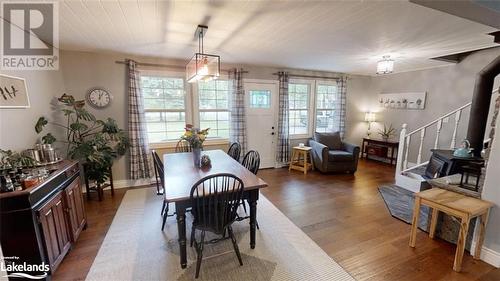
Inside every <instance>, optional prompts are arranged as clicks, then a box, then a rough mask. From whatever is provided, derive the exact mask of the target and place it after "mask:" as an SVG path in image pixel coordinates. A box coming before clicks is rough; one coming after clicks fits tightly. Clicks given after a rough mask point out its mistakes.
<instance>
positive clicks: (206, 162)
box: [201, 155, 212, 168]
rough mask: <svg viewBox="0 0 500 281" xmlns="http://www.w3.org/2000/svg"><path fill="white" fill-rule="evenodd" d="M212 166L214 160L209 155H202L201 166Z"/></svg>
mask: <svg viewBox="0 0 500 281" xmlns="http://www.w3.org/2000/svg"><path fill="white" fill-rule="evenodd" d="M210 166H212V161H211V160H210V157H209V156H208V155H203V156H202V157H201V167H202V168H206V167H210Z"/></svg>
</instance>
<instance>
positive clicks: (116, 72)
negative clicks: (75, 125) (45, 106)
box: [60, 51, 371, 180]
mask: <svg viewBox="0 0 500 281" xmlns="http://www.w3.org/2000/svg"><path fill="white" fill-rule="evenodd" d="M124 58H133V59H136V60H137V61H140V62H150V63H161V64H169V65H178V66H180V67H181V69H180V71H181V72H183V70H182V67H184V65H185V63H186V62H184V61H179V60H168V59H162V58H151V57H136V56H130V55H126V54H103V53H99V54H97V53H88V52H68V51H63V52H62V53H61V62H60V63H61V68H62V72H63V80H64V84H65V88H66V90H67V92H68V93H69V94H72V95H74V96H75V97H77V98H81V99H83V98H84V97H85V94H86V92H87V91H88V89H90V88H92V87H104V88H106V89H108V90H109V91H110V92H111V93H112V94H113V96H114V99H113V101H112V104H111V106H110V107H109V108H106V109H104V110H94V109H90V110H91V111H92V112H93V113H94V114H95V115H96V116H97V117H98V118H107V117H112V118H114V119H116V120H117V122H118V124H119V125H120V126H121V127H122V128H125V129H126V128H127V94H126V80H125V78H126V73H125V69H126V68H125V65H122V64H116V63H115V61H116V60H123V59H124ZM232 67H243V68H244V69H245V70H246V71H248V72H249V73H247V74H245V78H249V79H268V80H276V79H277V76H275V75H273V73H275V72H277V71H280V70H283V68H276V67H266V66H255V65H223V68H224V69H228V68H232ZM288 70H289V71H290V72H291V73H294V74H306V75H321V76H329V77H335V76H338V73H332V72H319V71H309V70H300V69H288ZM370 80H371V78H370V77H367V76H357V75H350V78H349V80H348V85H347V87H348V100H347V101H348V103H351V104H352V103H355V102H356V99H358V98H359V97H362V96H364V95H365V94H366V93H367V90H368V89H369V82H370ZM188 93H189V92H188ZM347 112H348V116H347V124H349V123H350V122H349V121H350V119H351V118H353V119H354V120H355V119H357V117H356V116H354V115H352V116H351V115H349V108H348V110H347ZM354 122H356V121H354ZM306 141H307V140H306V139H298V140H293V141H292V143H293V144H297V143H299V142H306ZM126 160H127V158H121V159H120V160H119V161H118V162H117V163H116V164H115V165H114V168H113V173H114V174H113V175H114V176H115V178H116V179H119V180H120V179H126V178H127V177H128V173H127V161H126Z"/></svg>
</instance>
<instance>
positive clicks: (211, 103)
mask: <svg viewBox="0 0 500 281" xmlns="http://www.w3.org/2000/svg"><path fill="white" fill-rule="evenodd" d="M198 99H199V111H200V128H202V129H204V128H210V131H209V134H208V137H209V138H226V139H227V138H229V125H230V124H229V123H230V122H229V120H230V119H229V117H230V112H229V81H228V80H212V81H206V82H205V81H200V82H198Z"/></svg>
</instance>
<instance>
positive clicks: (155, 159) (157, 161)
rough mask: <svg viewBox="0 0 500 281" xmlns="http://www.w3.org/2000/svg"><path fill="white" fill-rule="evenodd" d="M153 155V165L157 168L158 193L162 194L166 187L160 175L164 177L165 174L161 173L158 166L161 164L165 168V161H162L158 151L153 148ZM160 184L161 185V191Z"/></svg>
mask: <svg viewBox="0 0 500 281" xmlns="http://www.w3.org/2000/svg"><path fill="white" fill-rule="evenodd" d="M151 156H152V158H153V167H154V170H155V180H156V195H162V194H163V191H164V188H165V187H164V186H163V184H162V181H161V178H160V177H164V176H165V175H162V174H160V171H159V168H158V167H160V166H161V167H162V168H163V162H161V160H160V156H158V153H157V152H156V151H155V150H151ZM160 186H161V192H160Z"/></svg>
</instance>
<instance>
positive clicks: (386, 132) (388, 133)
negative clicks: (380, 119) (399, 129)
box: [378, 124, 396, 141]
mask: <svg viewBox="0 0 500 281" xmlns="http://www.w3.org/2000/svg"><path fill="white" fill-rule="evenodd" d="M378 134H379V135H380V136H381V137H382V139H383V140H384V141H388V140H389V139H390V138H391V137H392V136H394V135H395V134H396V129H394V127H392V124H390V125H389V127H387V126H386V125H385V124H384V129H383V130H378Z"/></svg>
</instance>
